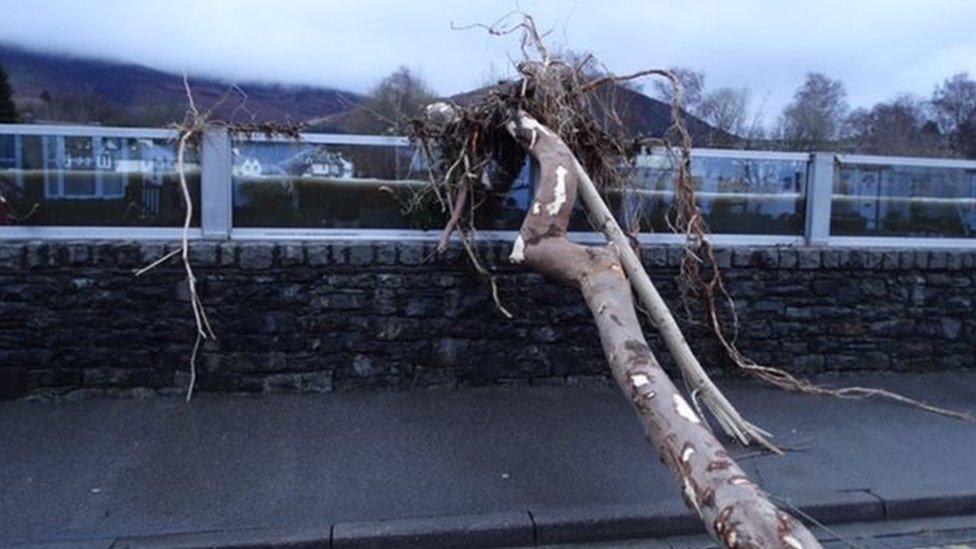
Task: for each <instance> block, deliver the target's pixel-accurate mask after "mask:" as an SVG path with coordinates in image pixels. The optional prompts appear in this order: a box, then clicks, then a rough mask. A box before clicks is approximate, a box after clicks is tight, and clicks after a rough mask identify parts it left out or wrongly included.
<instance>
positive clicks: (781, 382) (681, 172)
mask: <svg viewBox="0 0 976 549" xmlns="http://www.w3.org/2000/svg"><path fill="white" fill-rule="evenodd" d="M685 138H687V133H686V132H684V133H683V139H685ZM690 166H691V159H690V155H689V154H688V149H684V148H683V149H682V150H681V154H680V158H679V164H678V174H677V183H676V187H675V208H676V216H675V217H676V220H675V222H674V227H675V230H676V231H677V232H680V233H682V234H684V235H685V236H686V239H685V245H684V251H685V253H684V256H683V257H682V261H681V272H680V276H679V280H680V281H681V286H682V298H683V301H684V302H685V306H686V308H688V304H689V302H690V301H691V299H690V298H692V297H695V296H696V294H697V297H699V298H700V299H701V301H702V302H703V303H704V306H705V315H706V318H707V320H708V324H709V326H710V327H711V330H712V332H713V333H714V334H715V337H716V339H718V341H719V343H720V344H721V345H722V348H723V349H724V350H725V353H726V355H727V356H728V357H729V358H730V359H731V360H732V362H733V363H735V365H736V367H737V368H739V369H740V370H742V371H744V372H746V373H747V374H749V375H751V376H753V377H755V378H757V379H760V380H762V381H764V382H766V383H769V384H771V385H774V386H776V387H779V388H780V389H785V390H788V391H794V392H797V393H805V394H811V395H829V396H833V397H838V398H846V399H867V398H873V397H879V398H885V399H888V400H892V401H895V402H899V403H902V404H907V405H909V406H913V407H915V408H919V409H920V410H925V411H928V412H932V413H934V414H940V415H944V416H948V417H953V418H957V419H962V420H966V421H976V417H974V416H973V415H972V414H969V413H966V412H959V411H955V410H949V409H946V408H941V407H939V406H934V405H932V404H929V403H926V402H924V401H921V400H917V399H913V398H909V397H906V396H904V395H900V394H898V393H894V392H892V391H888V390H885V389H877V388H870V387H841V388H830V387H824V386H822V385H819V384H816V383H814V382H812V381H809V380H806V379H803V378H799V377H796V376H794V375H793V374H791V373H789V372H787V371H786V370H784V369H782V368H777V367H774V366H765V365H761V364H757V363H756V362H754V361H753V360H751V359H749V358H748V357H747V356H746V355H745V354H744V353H742V352H741V351H740V350H739V349H738V348H737V347H736V345H735V336H736V335H737V333H738V326H739V319H738V313H737V311H736V307H735V301H734V300H733V299H732V297H731V295H729V292H728V291H727V290H726V288H725V283H724V281H723V279H722V272H721V270H720V269H719V267H718V262H717V261H716V259H715V251H714V249H713V248H712V244H711V242H710V241H709V238H708V235H709V231H708V226H707V224H706V223H705V220H704V218H703V217H702V215H701V211H700V209H699V207H698V201H697V197H696V195H695V188H694V185H693V184H692V181H691V174H690ZM706 262H707V264H708V266H709V268H710V273H709V277H708V280H707V281H706V280H704V277H703V276H702V274H701V271H700V268H699V265H701V264H702V263H706ZM717 297H721V298H722V299H723V300H724V301H725V303H726V304H727V306H728V308H729V310H730V312H731V315H732V320H733V329H732V336H731V337H727V336H726V329H725V325H724V324H723V322H722V320H721V318H720V317H719V311H718V305H717Z"/></svg>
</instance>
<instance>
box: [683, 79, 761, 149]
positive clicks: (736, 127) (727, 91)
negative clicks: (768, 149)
mask: <svg viewBox="0 0 976 549" xmlns="http://www.w3.org/2000/svg"><path fill="white" fill-rule="evenodd" d="M751 102H752V97H751V94H750V93H749V90H748V88H729V87H724V88H718V89H717V90H714V91H710V92H707V93H706V94H705V97H704V99H703V100H702V102H701V106H700V107H699V109H698V110H699V112H698V115H699V117H701V119H702V120H704V121H705V122H708V123H709V124H710V125H711V126H712V127H713V128H715V129H716V130H719V131H717V132H715V135H716V137H713V139H712V142H713V143H712V144H714V145H726V146H727V145H732V144H733V143H734V142H735V141H737V140H738V139H740V138H746V139H748V138H755V137H757V136H756V133H757V132H756V129H757V128H761V126H756V125H755V124H753V125H752V126H750V121H751V120H753V119H752V118H751V117H750V104H751Z"/></svg>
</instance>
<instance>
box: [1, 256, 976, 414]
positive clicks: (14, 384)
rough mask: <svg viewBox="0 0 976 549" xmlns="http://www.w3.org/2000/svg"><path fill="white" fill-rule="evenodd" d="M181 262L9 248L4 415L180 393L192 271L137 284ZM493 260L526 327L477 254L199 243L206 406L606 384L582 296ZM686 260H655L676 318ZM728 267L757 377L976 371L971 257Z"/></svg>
mask: <svg viewBox="0 0 976 549" xmlns="http://www.w3.org/2000/svg"><path fill="white" fill-rule="evenodd" d="M172 247H173V244H172V243H159V242H151V243H124V242H90V241H89V242H60V241H59V242H9V241H8V242H4V243H2V244H0V395H3V396H5V397H8V398H9V397H22V396H25V395H32V396H39V397H43V396H48V397H60V396H68V397H82V396H86V395H91V394H100V393H113V394H135V395H138V394H149V393H151V392H177V391H179V390H181V388H182V387H184V386H185V384H186V383H187V379H188V376H187V364H188V358H189V354H190V350H191V347H192V343H193V323H192V318H191V313H190V309H189V303H188V301H187V292H186V286H185V282H184V280H183V271H182V269H181V266H180V264H179V263H178V262H175V261H173V262H170V263H168V264H166V265H163V266H161V267H159V268H157V269H156V270H154V271H152V272H150V273H147V274H146V275H144V276H141V277H134V276H133V270H134V269H136V268H138V267H141V266H143V265H145V264H146V263H149V262H151V261H153V260H155V259H156V258H158V257H161V256H162V255H163V254H165V252H166V251H167V250H168V249H172ZM482 248H483V253H484V256H485V258H486V261H487V262H488V263H489V264H491V265H493V266H495V267H496V268H497V269H499V275H498V285H499V293H500V298H501V300H502V302H503V303H504V304H505V306H506V307H507V308H508V309H509V310H511V311H512V313H513V314H514V316H515V318H513V319H511V320H509V319H506V318H504V317H503V316H501V315H500V314H499V313H498V312H497V311H496V309H495V307H494V305H493V303H492V300H491V297H490V294H489V288H488V285H487V284H486V283H485V281H484V280H482V279H481V278H479V277H478V276H477V275H476V274H475V273H474V272H473V270H472V269H471V268H470V267H468V264H467V260H466V258H465V257H463V255H462V253H461V250H460V249H451V250H450V251H449V252H448V253H447V254H446V256H445V257H441V258H438V257H435V255H434V254H433V244H432V243H424V242H400V243H396V244H394V243H388V242H387V243H365V242H330V243H324V242H304V243H303V242H237V241H232V242H222V243H214V242H199V243H195V244H194V245H193V252H192V256H193V261H194V263H195V265H196V266H197V272H198V275H199V278H200V289H201V292H202V296H203V300H204V302H205V303H206V305H207V308H208V311H209V314H210V318H211V320H212V322H213V325H214V328H215V330H216V332H217V334H218V336H219V339H218V340H217V341H215V342H208V343H206V344H205V345H204V346H203V348H202V350H201V353H200V358H199V362H198V371H199V378H198V388H199V389H201V390H212V391H330V390H348V389H359V388H411V387H425V388H426V387H457V386H475V385H491V384H507V383H582V382H589V381H599V382H602V380H603V379H604V377H605V372H606V367H605V363H604V360H603V358H602V354H601V350H600V348H599V343H598V340H597V337H596V330H595V327H594V325H593V323H592V321H591V320H590V318H589V315H588V312H587V310H586V308H585V306H584V305H583V302H582V299H581V298H580V297H579V295H578V294H577V292H576V291H575V290H572V289H568V288H565V287H561V286H558V285H555V284H553V283H549V282H547V281H545V280H543V279H542V278H541V277H539V276H537V275H534V274H531V273H526V272H524V271H521V270H520V269H517V268H513V267H511V266H508V265H507V264H506V262H505V261H504V258H505V257H506V255H507V253H508V248H509V246H508V245H506V244H503V243H486V244H483V245H482ZM679 254H680V250H679V249H678V248H674V247H671V248H669V247H653V248H647V249H645V250H644V260H645V264H646V265H647V266H648V268H649V269H650V270H651V273H652V277H653V278H654V280H655V282H656V283H657V284H659V287H660V289H661V291H662V293H663V294H664V295H665V298H666V299H667V300H668V301H669V303H671V304H672V306H673V307H674V309H675V311H678V312H680V311H682V308H681V305H680V301H679V300H678V299H677V297H676V294H675V291H676V285H675V282H674V276H675V273H676V265H677V262H678V259H679ZM718 257H719V261H720V263H721V265H722V266H723V267H724V268H725V276H726V279H727V281H728V286H729V289H730V291H731V293H732V295H733V296H734V297H735V299H736V301H737V305H738V311H739V316H740V320H741V330H740V335H739V346H740V348H741V349H742V350H743V351H745V352H746V353H747V354H749V355H750V356H751V357H753V358H754V359H756V360H760V361H769V362H771V363H775V364H778V365H782V366H784V367H786V368H788V369H790V370H793V371H797V372H801V373H804V374H814V373H819V372H824V371H842V370H843V371H847V370H883V369H891V370H927V369H946V368H967V367H972V366H973V365H974V345H976V316H974V315H973V314H972V304H973V299H974V297H976V269H974V261H976V252H974V251H945V250H938V251H933V250H928V251H916V250H907V251H898V250H882V249H871V250H843V249H816V248H732V249H723V250H719V255H718ZM680 316H683V313H682V314H681V315H680ZM685 327H686V328H688V330H689V334H690V338H691V339H692V345H693V347H695V348H696V349H698V350H699V352H700V354H701V358H702V361H703V363H704V364H706V366H707V367H708V368H710V369H711V370H713V371H715V372H719V373H721V372H728V371H729V369H728V364H727V363H726V361H725V360H723V359H722V357H721V355H720V353H718V352H717V347H716V345H715V342H714V340H713V338H711V337H709V336H708V334H707V333H706V332H705V331H704V330H703V329H702V328H701V327H700V326H697V327H696V326H687V325H686V326H685ZM650 339H651V342H652V346H654V347H655V348H656V349H657V350H658V351H659V356H660V357H661V358H662V361H664V362H667V354H666V353H665V352H663V347H662V345H661V344H660V342H659V341H658V340H657V339H656V337H651V338H650Z"/></svg>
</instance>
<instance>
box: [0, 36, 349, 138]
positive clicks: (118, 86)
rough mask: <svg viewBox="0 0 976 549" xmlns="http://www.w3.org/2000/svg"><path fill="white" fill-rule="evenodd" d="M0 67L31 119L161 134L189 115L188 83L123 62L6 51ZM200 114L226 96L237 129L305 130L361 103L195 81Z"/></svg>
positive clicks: (223, 110)
mask: <svg viewBox="0 0 976 549" xmlns="http://www.w3.org/2000/svg"><path fill="white" fill-rule="evenodd" d="M0 64H2V65H3V66H4V68H5V69H6V70H7V73H8V75H9V77H10V83H11V85H12V86H13V89H14V100H15V102H16V103H17V106H18V108H19V110H20V111H21V113H22V114H23V115H24V116H25V118H28V119H33V120H50V121H58V122H73V123H88V122H97V123H102V124H119V125H132V126H135V125H146V126H158V125H162V124H166V123H169V122H172V121H174V120H178V119H179V118H181V115H182V113H183V112H184V111H185V109H186V95H185V93H184V89H183V81H182V75H178V74H174V73H169V72H165V71H160V70H156V69H152V68H149V67H144V66H141V65H136V64H132V63H124V62H118V61H111V60H104V59H92V58H83V57H75V56H69V55H59V54H51V53H43V52H36V51H29V50H25V49H22V48H18V47H15V46H10V45H3V44H0ZM189 81H190V84H191V86H192V88H193V94H194V97H195V99H196V100H197V103H198V105H200V106H201V107H204V108H206V107H208V106H210V105H212V104H214V103H215V102H217V101H218V100H220V98H222V97H225V96H227V98H226V100H225V101H224V103H223V104H222V106H221V107H220V108H219V109H218V111H217V112H218V114H219V115H220V116H221V117H223V118H227V119H234V120H236V121H267V120H275V121H287V122H295V123H298V122H304V121H306V120H309V119H314V118H320V117H323V116H327V115H330V114H334V113H337V112H342V111H344V110H347V109H349V108H350V107H351V106H353V105H355V104H357V103H359V102H360V101H361V100H362V97H361V96H359V95H357V94H355V93H351V92H346V91H341V90H336V89H330V88H319V87H311V86H285V85H281V84H267V83H256V82H251V83H243V84H239V85H238V87H239V88H240V90H241V91H242V92H243V94H244V95H246V99H245V98H244V95H242V94H240V93H237V92H233V93H231V94H230V95H228V91H229V90H230V89H231V84H230V83H228V82H225V81H221V80H218V79H213V78H205V77H194V76H191V77H190V78H189Z"/></svg>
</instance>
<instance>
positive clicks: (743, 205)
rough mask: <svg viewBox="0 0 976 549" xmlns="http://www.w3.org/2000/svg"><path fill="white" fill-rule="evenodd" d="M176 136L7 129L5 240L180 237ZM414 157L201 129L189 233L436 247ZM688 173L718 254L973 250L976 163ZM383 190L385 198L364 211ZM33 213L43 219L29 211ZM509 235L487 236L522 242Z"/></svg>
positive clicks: (833, 164) (323, 138) (657, 204)
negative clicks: (807, 249)
mask: <svg viewBox="0 0 976 549" xmlns="http://www.w3.org/2000/svg"><path fill="white" fill-rule="evenodd" d="M176 137H177V134H176V132H175V131H173V130H165V129H149V128H108V127H89V126H40V125H7V124H3V125H0V194H2V195H3V196H4V197H5V199H6V200H7V201H8V204H7V210H6V214H5V213H4V211H3V210H2V209H0V223H2V224H0V238H2V239H45V238H58V239H63V238H70V239H88V238H91V239H115V238H118V239H168V238H176V237H177V236H178V235H179V234H180V231H181V229H180V225H181V223H182V221H181V220H182V205H181V202H180V201H179V197H178V196H177V195H175V194H174V189H176V187H174V185H175V183H174V181H175V180H174V166H173V155H174V151H175V148H174V147H175V145H174V140H175V138H176ZM410 148H411V145H410V143H409V141H408V140H407V139H406V138H404V137H390V136H361V135H333V134H304V135H302V136H301V139H300V140H298V141H297V142H296V141H294V140H288V139H276V138H268V137H265V136H261V135H255V136H253V137H248V138H246V139H244V138H241V139H232V138H231V136H230V135H229V134H228V133H227V132H226V131H224V130H213V131H208V132H206V134H205V135H204V138H203V140H202V143H201V147H200V149H199V151H198V152H199V154H198V156H199V158H198V159H197V158H193V159H191V161H190V165H191V168H192V170H193V173H194V175H193V178H194V179H193V184H194V191H195V192H199V198H198V201H199V202H198V204H196V206H197V209H198V210H199V212H200V214H199V219H196V220H195V221H194V227H193V229H192V231H191V237H192V238H206V239H344V240H345V239H369V240H389V239H412V240H417V239H423V240H426V239H436V238H438V236H439V234H438V230H437V227H436V226H431V227H430V230H419V229H415V228H411V225H410V224H409V223H413V222H414V221H411V220H407V219H405V218H402V219H401V218H399V217H397V215H399V214H398V213H397V212H393V211H392V210H393V206H392V205H396V204H397V202H395V200H400V199H399V198H397V192H400V191H403V192H406V191H404V189H407V188H415V187H417V184H416V181H415V180H416V179H419V178H418V177H417V175H418V174H417V172H418V171H419V170H417V166H416V165H414V164H415V160H412V159H411V153H410V150H411V149H410ZM367 153H368V154H367ZM666 159H667V155H664V154H663V153H661V152H660V151H658V152H653V153H652V154H650V155H648V156H646V157H643V158H642V159H641V161H639V162H638V165H637V171H638V174H637V176H638V177H639V178H640V181H641V182H642V183H641V185H644V186H642V187H640V188H639V189H637V190H636V192H629V193H625V194H624V195H622V196H621V197H620V204H619V205H618V206H619V208H620V211H621V215H622V216H623V217H624V218H626V220H633V219H637V218H635V217H634V216H635V215H636V216H637V217H639V218H642V219H643V218H646V220H647V221H646V223H647V227H645V231H644V232H643V236H642V237H641V238H642V239H643V241H645V242H648V243H677V242H680V241H681V238H682V237H681V236H680V235H675V234H672V233H670V232H668V231H666V230H661V227H660V223H661V215H662V214H661V212H663V211H666V209H667V207H668V204H669V200H670V196H671V192H672V190H673V181H672V180H671V179H669V178H670V177H672V175H673V173H672V171H671V169H670V166H669V165H668V163H667V161H666ZM692 171H693V176H694V177H695V178H696V182H697V184H698V186H699V199H700V201H701V202H702V205H703V206H702V207H703V212H705V214H706V217H708V218H709V222H710V224H711V225H712V227H713V240H714V241H715V242H716V243H719V244H743V245H746V244H749V245H803V244H806V245H836V246H885V247H889V246H890V247H905V246H911V247H927V248H932V247H976V238H974V232H976V161H966V160H949V159H935V158H905V157H888V156H864V155H846V154H835V153H830V152H818V153H812V154H807V153H784V152H774V151H743V150H721V149H694V150H693V151H692ZM411 178H412V179H411ZM66 181H68V182H70V185H71V192H70V193H68V192H66V191H65V189H67V188H68V187H66ZM529 185H530V186H531V181H530V182H529ZM360 187H362V188H364V189H366V190H365V191H364V190H362V189H360ZM105 189H111V192H112V193H114V194H109V192H108V191H107V190H105ZM119 189H121V190H122V192H121V194H119ZM196 189H198V191H197V190H196ZM375 191H382V192H384V193H387V195H389V196H390V197H392V198H391V199H390V200H388V203H386V205H381V206H376V205H375V204H366V203H367V202H369V203H372V202H375V201H376V199H375V196H378V195H377V193H376V192H375ZM100 193H101V194H100ZM364 193H366V194H364ZM369 193H372V194H369ZM384 196H386V195H384ZM81 198H86V199H87V200H80V199H81ZM530 199H531V193H525V192H524V189H523V194H521V195H519V196H517V197H507V198H504V199H503V200H502V201H501V203H503V204H504V207H507V208H509V213H511V214H512V215H511V216H510V217H511V218H512V219H514V218H516V217H518V216H517V215H515V214H517V212H518V211H519V208H522V209H525V208H527V207H528V202H527V200H530ZM32 202H33V203H35V204H40V206H39V207H37V208H34V210H36V211H40V212H42V213H41V214H40V215H37V214H36V211H35V212H34V214H33V215H28V214H30V212H27V213H25V211H26V210H29V209H30V205H31V203H32ZM15 206H16V207H15ZM17 208H19V210H20V211H14V210H16V209H17ZM275 208H277V209H275ZM384 208H386V209H389V210H390V211H386V210H385V209H384ZM277 212H283V215H285V216H286V217H289V220H288V221H287V224H289V225H287V226H285V225H284V223H285V222H281V223H279V222H278V221H279V220H278V219H277V218H276V217H275V216H276V213H277ZM513 212H514V213H513ZM178 213H179V214H180V215H177V214H178ZM3 215H6V216H7V218H6V219H4V218H3V217H2V216H3ZM248 215H250V216H251V218H250V221H246V219H247V216H248ZM262 216H263V217H262ZM357 216H358V217H357ZM655 216H656V217H655ZM235 219H236V221H237V222H236V223H235ZM262 219H263V220H269V219H270V220H272V222H268V223H264V225H262ZM62 220H69V221H70V222H61V221H62ZM177 220H179V222H177ZM638 222H645V221H640V220H639V219H638ZM655 223H657V225H655ZM351 225H355V226H351ZM516 226H517V225H515V226H511V223H510V226H505V227H502V226H500V225H499V226H495V227H488V228H486V229H485V231H484V233H485V234H486V236H489V237H493V238H501V239H514V238H515V228H516ZM654 229H658V232H653V230H654ZM922 234H924V235H925V236H920V235H922ZM572 237H573V238H575V239H577V240H580V241H588V240H593V241H597V240H599V239H600V238H599V236H598V235H594V234H592V233H586V232H578V233H574V234H573V235H572Z"/></svg>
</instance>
